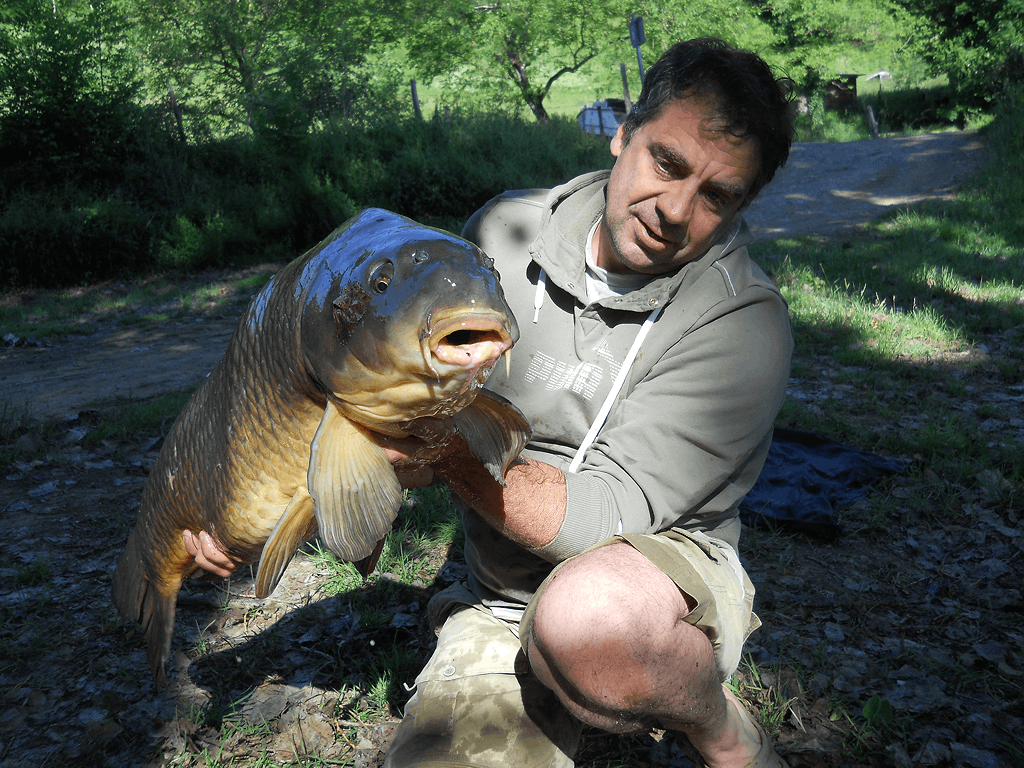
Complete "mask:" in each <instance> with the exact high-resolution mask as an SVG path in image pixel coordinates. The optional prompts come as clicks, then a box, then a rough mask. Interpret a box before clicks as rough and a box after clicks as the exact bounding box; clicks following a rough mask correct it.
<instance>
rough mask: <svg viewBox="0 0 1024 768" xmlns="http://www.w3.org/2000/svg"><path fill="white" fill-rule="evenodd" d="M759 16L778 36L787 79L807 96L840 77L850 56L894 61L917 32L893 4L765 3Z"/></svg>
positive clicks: (869, 0)
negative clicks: (853, 53)
mask: <svg viewBox="0 0 1024 768" xmlns="http://www.w3.org/2000/svg"><path fill="white" fill-rule="evenodd" d="M761 10H762V13H763V17H764V19H765V20H766V21H767V22H768V23H769V24H771V26H772V27H773V28H774V29H775V31H776V32H777V33H778V35H779V40H778V44H777V45H778V50H779V53H780V54H781V55H784V56H786V57H787V58H788V59H789V61H790V64H789V68H790V76H791V77H792V78H793V79H794V80H795V81H796V82H797V84H798V85H799V86H800V87H801V88H802V89H804V90H806V91H813V90H816V89H817V88H818V87H819V86H820V84H821V83H822V82H823V81H827V80H830V79H832V78H833V77H835V76H836V75H838V74H840V71H839V67H840V66H841V62H843V61H845V60H846V59H847V58H848V57H849V56H850V53H851V51H857V50H863V49H869V50H870V51H871V52H872V54H873V55H874V56H875V57H878V58H882V59H883V60H889V61H895V60H897V59H899V58H900V57H901V56H904V55H906V54H907V53H908V52H909V46H910V43H911V41H912V40H913V39H914V38H915V36H916V35H917V33H918V30H919V29H920V20H919V19H918V18H917V17H916V16H914V15H913V14H911V13H909V12H907V11H906V10H905V9H904V8H902V7H901V6H900V5H898V4H897V3H895V2H893V1H892V0H851V1H850V2H839V1H838V0H766V2H764V3H763V4H762V6H761Z"/></svg>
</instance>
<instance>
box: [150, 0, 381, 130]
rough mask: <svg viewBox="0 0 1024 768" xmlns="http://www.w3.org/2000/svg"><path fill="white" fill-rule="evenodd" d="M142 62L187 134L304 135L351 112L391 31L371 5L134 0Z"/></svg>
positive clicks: (361, 0)
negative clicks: (181, 111) (185, 119)
mask: <svg viewBox="0 0 1024 768" xmlns="http://www.w3.org/2000/svg"><path fill="white" fill-rule="evenodd" d="M136 1H137V7H138V11H139V14H140V16H141V17H142V19H143V21H144V23H145V25H146V29H147V38H148V47H149V56H150V58H151V59H152V60H153V61H154V62H155V63H157V65H158V67H159V72H160V75H161V78H163V81H162V82H160V81H157V83H156V88H155V89H154V90H156V89H160V88H162V89H163V90H164V92H166V89H167V87H168V84H169V83H172V84H173V85H174V86H175V90H176V91H177V92H178V96H179V98H180V100H181V101H183V102H184V104H185V106H186V110H187V114H188V116H189V117H190V118H191V122H192V127H193V130H197V131H205V132H214V133H218V132H228V133H231V132H234V131H238V130H257V131H259V130H262V129H269V130H271V131H278V132H285V133H288V132H294V133H304V132H305V131H306V130H307V129H308V127H309V126H310V125H311V124H312V122H313V121H314V120H315V119H317V118H323V119H326V118H329V117H330V116H332V115H334V114H336V113H344V112H345V111H347V110H351V108H352V106H353V103H354V101H355V100H356V99H357V98H358V94H359V93H360V92H361V91H363V90H365V89H366V88H367V84H368V81H369V80H370V79H371V76H370V74H368V73H367V72H366V71H365V69H364V64H365V61H366V57H367V56H368V55H369V54H370V53H371V52H372V51H373V50H374V49H375V48H376V47H377V46H378V45H379V44H380V43H381V42H383V41H386V40H388V39H391V36H392V35H393V34H394V31H395V29H396V26H395V24H393V23H391V22H389V20H388V18H387V17H386V15H385V14H386V13H387V11H386V10H380V9H378V8H377V5H378V4H377V3H375V2H373V0H335V1H334V2H323V0H258V1H257V2H237V1H234V0H232V1H229V2H223V1H222V0H136Z"/></svg>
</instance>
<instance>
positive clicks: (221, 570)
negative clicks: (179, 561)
mask: <svg viewBox="0 0 1024 768" xmlns="http://www.w3.org/2000/svg"><path fill="white" fill-rule="evenodd" d="M181 538H182V540H183V541H184V544H185V551H186V552H188V553H189V554H190V555H192V557H194V558H195V559H196V565H198V566H199V567H200V568H202V569H203V570H204V571H209V572H210V573H213V574H215V575H217V576H220V577H221V578H225V579H226V578H227V577H228V576H230V575H231V573H232V572H233V571H234V570H235V564H234V563H233V562H232V561H231V558H230V557H228V554H227V552H225V551H224V550H223V549H222V548H221V546H220V542H218V541H217V540H216V539H215V538H213V536H211V535H210V534H209V533H207V532H206V531H200V532H199V535H198V536H197V535H196V534H194V533H192V531H189V530H184V531H182V532H181Z"/></svg>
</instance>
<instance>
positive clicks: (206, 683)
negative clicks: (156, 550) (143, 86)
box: [0, 133, 1024, 768]
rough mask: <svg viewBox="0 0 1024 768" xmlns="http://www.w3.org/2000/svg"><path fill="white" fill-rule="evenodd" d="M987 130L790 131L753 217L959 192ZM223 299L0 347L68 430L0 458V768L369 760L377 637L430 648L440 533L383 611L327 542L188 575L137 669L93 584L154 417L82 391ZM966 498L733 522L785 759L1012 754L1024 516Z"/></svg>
mask: <svg viewBox="0 0 1024 768" xmlns="http://www.w3.org/2000/svg"><path fill="white" fill-rule="evenodd" d="M984 156H985V150H984V146H983V144H982V143H981V142H980V140H979V139H978V137H977V136H976V135H973V134H970V133H954V134H941V135H936V136H923V137H908V138H898V139H880V140H876V141H870V142H857V143H855V144H852V145H846V144H844V145H797V146H796V147H795V149H794V153H793V155H792V158H791V161H790V164H789V165H788V166H787V168H786V169H784V171H783V172H782V175H781V176H780V177H779V179H778V180H777V181H776V182H775V183H774V184H773V185H772V186H771V187H769V188H768V189H767V190H766V191H765V193H764V195H763V197H762V199H761V200H759V201H758V203H756V204H755V205H754V206H753V207H752V208H751V209H750V211H749V217H748V218H749V220H750V222H751V225H752V227H753V229H754V231H755V233H756V234H758V235H759V236H760V237H761V238H764V239H772V238H777V237H782V236H789V235H796V234H804V233H814V234H818V235H821V236H839V235H841V234H842V233H843V231H844V230H845V229H847V228H849V227H852V226H855V225H856V224H857V223H859V222H861V221H864V220H865V218H866V217H867V218H870V217H872V216H877V215H879V214H881V213H883V212H885V211H886V210H889V209H890V208H891V207H892V206H895V205H907V204H911V203H913V202H915V201H919V200H923V199H935V198H938V197H942V196H945V195H948V194H950V192H951V191H952V190H953V189H954V188H955V187H956V185H957V184H958V183H960V182H962V181H963V180H964V179H965V178H967V177H968V176H969V175H970V174H971V173H972V172H973V171H974V170H976V169H977V168H978V167H979V166H980V165H981V163H982V161H983V159H984ZM768 213H771V216H770V217H769V216H768ZM233 323H234V318H233V317H229V316H226V315H225V316H224V317H220V318H203V319H199V320H193V321H190V322H181V323H176V324H169V325H167V326H166V327H160V328H158V329H156V330H149V331H142V330H138V329H131V328H127V329H126V328H114V327H111V328H110V329H108V330H104V331H101V332H99V333H96V334H94V335H91V336H88V337H85V336H83V337H79V338H72V339H69V340H67V341H66V342H62V343H60V344H55V345H53V346H51V347H40V348H32V347H27V348H20V347H19V348H10V349H6V350H4V351H2V352H0V387H2V390H0V391H3V393H4V396H5V397H8V398H9V399H10V400H11V401H12V402H14V403H15V404H16V405H17V404H22V405H24V407H27V408H29V409H31V411H32V412H34V413H36V414H38V415H45V416H48V417H52V418H55V419H58V420H59V421H60V430H61V435H62V436H63V437H62V439H61V441H60V443H61V444H60V446H59V447H58V448H56V449H54V450H52V451H50V452H49V453H48V454H47V455H46V456H45V457H43V458H40V459H37V460H34V461H31V462H22V463H19V464H18V465H17V466H16V467H14V468H13V470H11V471H10V474H8V475H7V476H6V478H5V480H4V482H3V483H2V484H0V616H2V617H3V624H2V625H0V766H2V767H3V768H7V767H8V766H10V767H11V768H14V766H43V765H56V764H65V765H73V766H78V765H83V766H85V765H90V766H91V765H96V766H139V765H147V766H149V765H152V766H164V765H204V766H205V765H228V764H236V765H249V764H256V763H258V764H261V765H264V764H268V765H273V764H303V765H305V764H310V765H334V764H338V765H341V764H345V765H356V766H361V767H368V766H376V765H379V764H380V758H381V749H382V747H383V745H385V744H386V742H387V738H388V735H389V733H390V730H391V728H392V727H393V723H394V722H395V720H396V716H397V714H398V713H397V712H394V711H391V712H386V711H383V712H382V711H379V709H378V710H373V709H372V707H371V706H370V704H372V702H370V701H369V696H368V694H367V693H366V692H365V691H362V690H361V689H360V682H361V680H362V679H363V677H362V676H363V675H364V674H365V669H366V663H367V659H370V658H371V657H372V655H373V654H374V653H377V652H380V651H381V648H382V647H385V646H388V647H390V646H395V645H401V646H403V647H404V648H406V649H408V651H409V652H410V653H411V654H412V655H413V656H414V657H415V658H417V659H425V657H426V656H427V654H428V653H429V651H430V639H431V638H430V635H429V633H428V632H427V630H426V628H425V627H424V626H423V620H422V614H423V610H422V609H423V606H424V605H425V601H426V599H428V598H429V595H430V594H432V593H433V592H435V591H437V590H439V589H441V588H443V587H444V586H446V585H447V584H448V583H450V582H451V581H453V580H455V579H457V578H458V577H459V575H460V572H461V571H460V568H463V566H461V564H460V563H458V562H457V561H453V562H449V563H448V564H447V565H444V566H443V567H442V564H443V563H444V553H433V554H432V555H431V557H430V558H427V559H428V560H431V561H432V562H431V564H429V565H428V566H424V575H423V578H422V580H420V581H417V582H416V583H414V584H413V586H412V587H409V588H405V589H392V588H390V586H393V585H389V584H388V583H387V579H381V580H378V581H377V582H376V585H375V586H373V585H371V586H368V587H365V588H364V589H373V590H376V591H377V597H378V598H379V601H378V602H379V608H380V612H381V615H382V616H383V619H381V618H380V616H378V619H377V621H376V622H375V623H374V624H373V625H372V626H371V624H370V622H369V619H368V618H367V617H363V618H364V620H363V621H362V622H361V621H360V617H359V615H358V614H354V613H353V610H352V606H353V604H354V601H355V597H354V596H353V594H351V593H350V594H342V595H338V596H332V597H327V596H326V595H325V593H324V591H323V579H324V576H325V572H324V570H323V568H322V567H321V566H319V565H317V563H316V562H315V561H314V560H312V559H310V558H308V557H304V556H300V557H298V558H297V559H296V560H295V561H294V562H293V563H292V565H291V566H290V567H289V569H288V571H287V572H286V575H285V579H284V581H283V582H282V584H281V586H279V587H278V589H277V590H276V592H275V593H274V595H272V596H271V598H269V599H268V600H266V601H258V600H255V599H254V598H253V597H252V596H251V594H252V593H251V583H250V582H249V581H248V580H247V579H246V578H244V577H242V578H236V579H234V580H232V582H231V584H230V593H229V594H228V595H226V596H225V595H224V593H223V592H221V591H219V590H220V586H219V585H210V584H203V583H196V584H192V585H190V586H189V587H188V588H187V589H186V591H185V592H184V593H183V598H182V600H181V604H180V610H179V615H178V620H177V625H176V626H177V630H176V636H175V644H174V655H173V658H172V668H173V669H172V672H171V680H172V684H171V688H170V689H169V690H168V691H160V690H158V689H156V688H155V687H154V686H153V684H152V682H151V680H150V678H149V674H148V670H147V667H146V664H145V652H144V644H143V643H142V640H141V637H140V635H139V633H138V631H137V630H136V629H135V628H134V627H130V626H127V625H125V624H124V623H123V622H121V621H120V619H119V618H118V617H117V615H116V612H115V610H114V608H113V607H112V605H111V603H110V599H109V589H110V574H111V571H112V568H113V565H114V563H115V562H116V559H117V557H118V555H119V548H120V546H121V545H122V543H123V541H124V539H125V537H126V536H127V531H128V529H129V527H130V526H131V524H132V523H133V521H134V516H135V514H136V512H137V509H138V499H139V495H140V492H141V490H142V486H143V484H144V482H145V478H146V471H147V468H148V467H149V466H151V465H152V463H153V461H154V460H155V457H156V453H157V451H158V449H159V445H160V444H159V438H160V435H159V434H153V435H139V436H138V438H137V439H132V440H129V441H128V442H119V443H113V442H111V443H108V444H103V445H101V446H100V447H99V448H90V449H88V450H85V449H83V448H82V447H81V445H80V443H81V441H82V438H83V436H84V435H85V434H86V433H87V432H88V430H89V429H91V428H92V426H93V425H94V423H95V420H96V418H97V415H96V411H95V410H94V409H95V408H97V407H101V406H103V405H105V404H110V403H117V402H124V401H130V400H136V399H146V398H150V397H153V396H155V395H158V394H161V393H163V392H166V391H170V390H177V389H182V388H185V387H189V386H194V385H195V384H198V382H199V381H200V380H201V379H202V377H203V376H205V375H206V373H207V372H208V371H209V370H210V369H211V368H212V367H213V365H214V364H215V362H216V360H217V359H218V358H219V357H220V354H221V352H222V351H223V349H224V346H225V344H226V343H227V339H228V337H229V335H230V333H231V330H232V326H233ZM3 333H4V329H2V328H0V335H2V334H3ZM990 354H991V355H993V356H997V355H998V354H999V350H998V346H994V347H993V348H992V350H991V351H990ZM820 368H821V369H822V370H821V371H820V376H816V377H815V378H814V380H813V381H810V380H805V381H800V382H797V381H794V382H793V383H792V394H793V396H800V397H802V398H811V399H814V398H818V397H826V396H828V386H829V385H828V382H829V379H830V377H831V376H832V375H833V374H832V373H830V372H829V371H828V370H825V369H826V368H827V364H826V363H822V364H821V366H820ZM973 384H977V385H978V386H979V387H980V386H984V382H983V381H981V380H979V381H977V382H973ZM1011 394H1012V393H1011ZM1018 394H1019V393H1018ZM1005 407H1006V409H1007V410H1006V415H1005V418H1006V419H1007V420H1009V423H1011V424H1012V423H1016V424H1018V425H1024V395H1020V396H1017V397H1013V396H1011V397H1009V398H1006V399H1005ZM908 418H910V417H909V416H908ZM911 426H912V425H910V424H900V425H889V426H880V427H879V428H880V429H884V428H894V429H895V428H908V427H911ZM991 480H992V482H993V483H995V484H996V485H998V482H999V478H992V479H991ZM929 482H931V481H929ZM941 482H943V480H942V479H940V478H937V477H936V478H934V483H936V484H938V483H941ZM920 490H921V489H920V488H914V489H909V488H905V487H903V486H902V485H901V484H900V482H899V481H896V482H895V483H893V484H892V485H891V486H890V487H888V488H887V490H886V493H888V494H891V495H892V496H893V498H894V499H896V500H899V499H900V498H902V496H901V494H903V495H906V496H909V495H911V494H917V493H920ZM963 498H964V505H965V516H964V522H963V524H962V525H948V526H943V527H941V528H936V527H935V526H933V525H931V524H929V523H926V522H925V521H922V520H920V519H918V518H917V517H916V516H915V513H914V512H913V511H912V509H911V507H910V506H909V505H908V507H907V510H906V511H905V512H903V513H900V519H899V520H898V523H897V524H896V525H895V526H894V530H895V531H896V535H897V539H896V540H889V541H885V542H884V543H882V544H880V542H879V541H878V539H877V530H876V529H873V528H872V526H871V524H870V520H869V519H868V518H867V514H868V513H867V511H866V509H867V508H866V506H865V507H855V508H854V509H852V510H851V511H850V512H849V513H848V515H847V518H846V521H845V522H846V524H845V526H844V534H843V537H842V539H841V540H840V541H839V542H832V543H826V542H822V541H817V540H814V539H810V538H806V537H792V536H783V535H768V534H765V533H763V532H758V531H751V532H750V533H749V535H747V536H746V537H745V539H744V545H743V549H744V551H743V553H742V554H743V557H744V561H745V562H746V563H747V564H748V566H749V569H750V573H751V578H752V579H753V581H754V582H755V585H756V586H757V588H758V610H759V613H760V614H761V616H762V619H763V620H764V623H765V626H764V627H763V628H762V629H761V630H760V631H759V632H758V633H756V634H755V635H754V636H753V638H752V639H751V643H750V644H749V647H748V650H749V653H750V657H751V658H752V659H753V660H754V661H756V662H757V664H758V665H759V667H760V668H761V669H762V670H763V674H762V679H761V680H759V681H757V683H758V685H756V686H755V685H753V684H752V683H753V682H754V681H752V680H750V679H749V676H748V678H747V679H746V680H747V682H750V683H751V684H752V685H751V686H750V688H749V690H750V696H751V700H752V703H755V704H757V705H758V706H759V707H763V708H764V709H765V711H769V710H772V708H773V707H774V709H775V710H776V711H780V712H782V713H783V715H782V716H781V717H780V719H779V720H778V722H774V723H771V724H770V726H771V730H772V731H773V732H774V733H775V734H776V736H777V739H778V742H779V744H780V751H782V752H783V754H785V755H786V756H787V759H788V760H789V761H790V763H791V764H792V765H793V766H841V765H892V766H899V767H900V768H904V766H911V765H926V766H949V765H966V766H978V767H979V768H988V767H989V766H999V765H1006V764H1007V762H1006V760H1007V757H1006V756H1007V754H1010V755H1017V756H1018V757H1019V756H1021V755H1022V754H1024V752H1022V750H1021V746H1020V745H1021V742H1020V737H1019V734H1020V733H1021V731H1022V728H1024V712H1021V711H1019V704H1017V705H1016V707H1017V708H1016V709H1013V708H1012V707H1010V708H1008V706H1007V702H1006V700H1005V697H1001V696H1000V695H999V691H1000V690H1001V689H1000V687H999V685H1002V684H1005V683H1006V681H1009V682H1010V683H1011V684H1015V685H1017V686H1019V684H1020V680H1021V668H1022V665H1024V657H1022V655H1021V648H1022V647H1024V638H1022V636H1021V633H1020V629H1019V614H1020V612H1021V608H1022V606H1021V594H1020V591H1019V579H1018V578H1017V577H1016V576H1015V575H1014V574H1019V572H1020V561H1021V555H1022V552H1024V547H1022V541H1024V538H1022V533H1024V521H1021V520H1018V519H1017V517H1016V515H1015V513H1013V512H1010V513H1008V514H1003V513H1002V511H1000V510H998V509H997V508H996V506H995V505H996V502H995V501H993V498H992V497H991V496H989V495H986V494H985V493H984V492H981V491H977V490H968V489H966V488H965V489H964V496H963ZM964 542H971V544H972V545H973V546H972V547H970V548H969V549H968V550H965V549H963V548H962V545H963V543H964ZM1014 617H1017V618H1016V619H1015V618H1014ZM339 659H341V660H343V661H344V660H348V661H349V662H351V663H350V665H349V667H348V668H346V664H345V663H339V661H338V660H339ZM951 670H955V672H954V671H951ZM993 681H1000V682H999V684H998V685H997V684H996V683H995V682H993ZM392 682H393V684H394V685H396V686H400V685H401V684H402V683H406V682H409V681H407V680H403V681H392ZM405 695H406V696H407V695H408V694H405ZM773 697H774V698H775V699H776V700H775V701H769V700H768V699H772V698H773ZM843 697H847V698H849V700H850V701H851V702H859V703H860V704H863V702H865V701H867V700H869V699H870V698H871V697H878V700H884V701H886V702H889V703H890V704H891V706H892V707H893V708H894V709H896V710H897V711H898V712H899V713H900V714H901V717H903V718H905V719H903V720H900V721H898V722H903V723H912V724H914V725H915V727H914V728H913V729H912V730H910V731H907V730H898V729H894V728H892V727H890V726H891V719H889V718H887V717H886V716H885V714H886V713H885V711H884V710H882V711H881V712H880V713H878V714H877V718H876V720H875V721H874V723H875V725H876V727H875V728H874V730H872V729H871V728H869V729H867V731H863V730H862V731H861V733H866V734H867V742H866V743H864V744H863V745H861V747H857V745H854V746H855V748H853V749H851V746H850V737H849V728H848V727H847V724H846V723H844V722H843V720H842V719H841V718H837V717H836V715H835V708H834V706H833V703H834V701H835V700H836V699H837V698H839V699H842V698H843ZM1016 700H1017V701H1018V702H1019V700H1020V696H1019V694H1018V695H1017V697H1016ZM850 711H851V713H855V714H857V715H858V716H859V715H860V710H859V709H853V708H852V705H851V710H850ZM370 712H376V714H374V715H373V716H370V715H368V714H367V713H370ZM917 726H919V727H917ZM872 734H874V735H872ZM623 744H625V746H623ZM1007 745H1009V746H1007ZM1014 749H1016V752H1014V751H1013V750H1014ZM609 755H611V756H612V757H613V758H615V757H616V756H617V755H621V757H619V758H617V759H619V760H620V762H619V763H617V764H621V765H629V766H641V765H652V764H654V765H669V766H686V765H688V763H687V762H686V760H685V758H684V757H683V756H682V754H681V752H680V750H679V748H678V746H677V745H675V744H674V743H672V742H670V741H669V740H665V739H661V738H660V735H659V734H653V735H644V736H636V737H630V738H629V739H627V740H625V741H623V740H622V739H618V738H615V739H613V738H610V737H604V736H602V735H601V734H598V733H596V732H593V733H590V732H588V734H587V736H586V741H585V743H584V747H583V752H582V755H581V758H580V761H579V762H580V765H583V766H604V765H608V760H609V759H610V758H609ZM261 760H262V761H263V762H259V761H261ZM232 761H234V762H233V763H232Z"/></svg>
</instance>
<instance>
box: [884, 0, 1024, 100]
mask: <svg viewBox="0 0 1024 768" xmlns="http://www.w3.org/2000/svg"><path fill="white" fill-rule="evenodd" d="M900 2H902V3H903V5H904V6H905V7H906V8H907V9H908V10H911V11H915V12H917V13H918V14H920V17H921V18H922V19H923V20H925V26H924V28H923V29H922V30H921V33H920V34H918V35H917V36H916V37H915V39H914V49H915V51H916V53H917V55H919V56H920V57H921V58H922V59H924V60H925V61H926V62H928V64H929V66H930V68H931V71H932V72H933V73H934V74H936V75H945V76H947V77H948V78H949V83H950V86H951V87H952V89H953V92H954V98H955V101H956V103H957V104H958V105H959V106H960V108H961V110H962V111H963V112H964V113H965V115H966V114H967V113H970V112H976V111H979V110H982V109H987V108H989V107H990V106H992V105H993V103H994V101H995V99H996V98H997V97H998V95H999V93H1000V92H1001V91H1002V90H1003V88H1004V87H1005V86H1006V85H1012V84H1021V83H1024V0H900Z"/></svg>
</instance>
